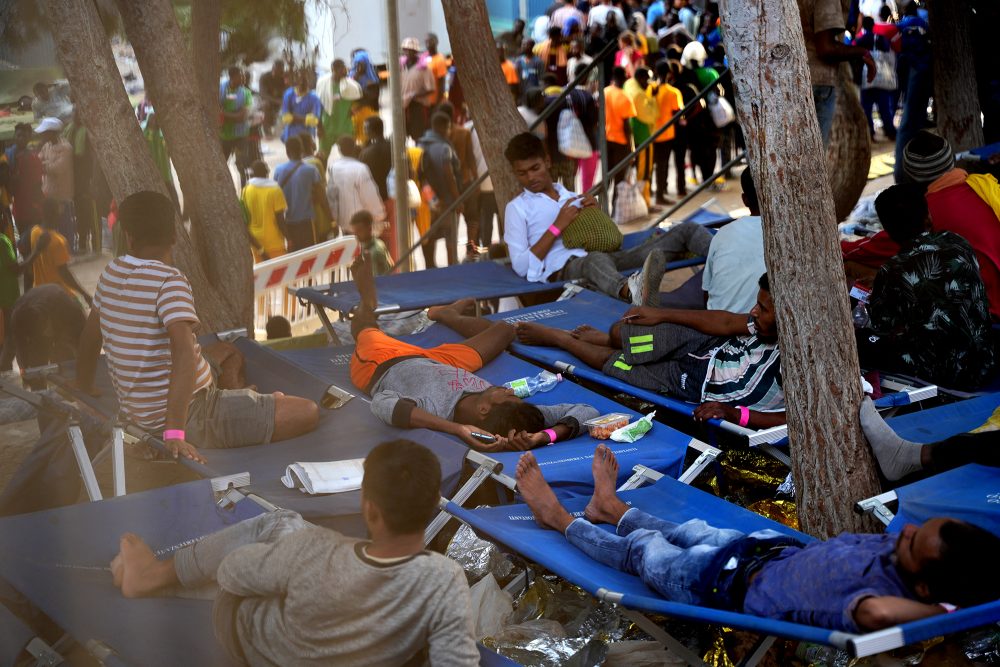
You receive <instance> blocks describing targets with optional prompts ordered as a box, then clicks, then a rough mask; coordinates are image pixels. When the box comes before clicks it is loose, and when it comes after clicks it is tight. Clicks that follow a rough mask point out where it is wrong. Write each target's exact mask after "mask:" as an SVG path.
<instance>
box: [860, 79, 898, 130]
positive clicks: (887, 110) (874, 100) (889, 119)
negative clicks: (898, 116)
mask: <svg viewBox="0 0 1000 667" xmlns="http://www.w3.org/2000/svg"><path fill="white" fill-rule="evenodd" d="M895 93H896V91H894V90H886V89H885V88H866V89H864V90H862V91H861V106H862V107H863V108H864V110H865V117H866V118H868V132H869V133H870V134H871V135H872V138H874V137H875V124H874V123H872V108H873V107H878V115H879V117H880V118H881V119H882V129H883V131H884V132H885V136H887V137H888V138H889V140H890V141H892V140H895V138H896V125H895V123H894V122H893V115H894V114H895V112H894V111H893V108H892V96H893V95H894V94H895Z"/></svg>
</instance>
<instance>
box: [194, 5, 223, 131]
mask: <svg viewBox="0 0 1000 667" xmlns="http://www.w3.org/2000/svg"><path fill="white" fill-rule="evenodd" d="M221 29H222V0H194V2H193V3H192V6H191V55H192V56H194V63H195V66H196V67H197V69H196V70H195V74H196V75H197V77H198V96H199V97H200V98H201V99H202V104H204V106H205V113H206V117H207V118H208V122H209V125H213V126H214V125H215V124H218V108H219V73H220V72H221V71H222V56H221V55H220V53H219V49H220V44H219V31H220V30H221Z"/></svg>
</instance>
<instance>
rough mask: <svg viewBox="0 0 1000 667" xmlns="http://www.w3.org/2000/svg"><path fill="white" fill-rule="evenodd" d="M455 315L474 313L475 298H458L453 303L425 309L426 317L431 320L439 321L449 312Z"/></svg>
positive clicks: (445, 317)
mask: <svg viewBox="0 0 1000 667" xmlns="http://www.w3.org/2000/svg"><path fill="white" fill-rule="evenodd" d="M453 313H454V314H455V315H475V314H476V300H475V299H459V300H458V301H456V302H455V303H450V304H448V305H447V306H431V307H430V308H428V309H427V319H429V320H430V321H432V322H440V321H442V320H443V319H447V317H448V316H449V315H451V314H453Z"/></svg>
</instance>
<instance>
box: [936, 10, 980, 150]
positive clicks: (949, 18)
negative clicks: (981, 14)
mask: <svg viewBox="0 0 1000 667" xmlns="http://www.w3.org/2000/svg"><path fill="white" fill-rule="evenodd" d="M971 9H972V8H971V6H970V3H969V2H968V0H933V1H932V2H930V3H929V4H928V10H929V11H930V17H929V21H928V22H929V23H930V25H931V30H933V31H934V32H933V39H932V40H931V48H932V49H933V56H934V116H935V117H936V119H937V131H938V134H940V135H941V136H942V137H944V138H945V139H947V140H948V143H950V144H951V148H952V150H954V151H955V152H956V153H958V152H960V151H965V150H969V149H970V148H975V147H977V146H982V145H983V143H984V140H983V121H982V118H981V117H980V115H979V113H980V109H979V94H978V90H979V87H978V84H977V82H976V65H975V62H974V61H973V58H972V53H973V50H972V11H971Z"/></svg>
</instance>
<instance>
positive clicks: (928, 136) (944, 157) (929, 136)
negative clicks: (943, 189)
mask: <svg viewBox="0 0 1000 667" xmlns="http://www.w3.org/2000/svg"><path fill="white" fill-rule="evenodd" d="M954 166H955V155H954V153H952V151H951V145H950V144H949V143H948V142H947V141H946V140H945V139H944V138H942V137H939V136H938V135H936V134H934V133H933V132H928V131H927V130H921V131H920V132H918V133H917V136H915V137H914V138H913V139H911V140H910V141H909V143H907V144H906V148H904V149H903V171H905V172H906V175H907V176H909V177H910V178H912V179H913V180H914V181H916V182H917V183H931V182H932V181H936V180H937V179H938V178H940V177H941V176H943V175H944V174H945V173H947V172H948V171H951V169H952V168H953V167H954Z"/></svg>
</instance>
